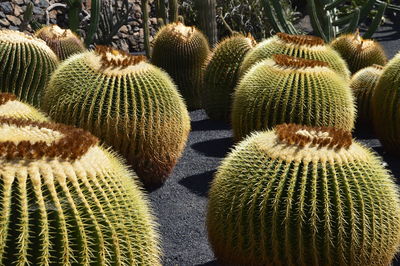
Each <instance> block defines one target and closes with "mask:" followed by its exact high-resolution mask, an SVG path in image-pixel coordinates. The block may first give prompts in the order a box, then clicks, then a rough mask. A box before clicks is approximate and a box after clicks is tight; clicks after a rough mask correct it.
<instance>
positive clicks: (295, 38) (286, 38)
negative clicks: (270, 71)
mask: <svg viewBox="0 0 400 266" xmlns="http://www.w3.org/2000/svg"><path fill="white" fill-rule="evenodd" d="M274 54H284V55H288V56H294V57H300V58H304V59H309V60H318V61H322V62H326V63H328V65H329V67H330V68H332V69H333V70H334V71H336V72H337V73H338V74H340V75H341V76H342V77H344V78H345V79H350V71H349V69H348V68H347V64H346V62H345V61H344V60H343V59H342V58H341V57H340V55H339V53H337V52H336V51H335V50H334V49H333V48H331V47H330V46H329V45H326V44H325V43H324V41H323V40H322V39H321V38H319V37H315V36H309V35H290V34H286V33H278V34H276V35H275V36H272V37H271V38H268V39H266V40H265V41H263V42H261V43H259V44H258V45H257V46H256V47H255V48H254V49H253V50H252V51H251V52H249V53H248V54H247V55H246V57H245V58H244V60H243V63H242V66H241V69H240V73H241V74H240V75H241V76H243V75H244V74H245V72H246V71H247V70H249V69H250V68H251V66H253V65H254V64H256V63H257V62H260V61H262V60H264V59H268V58H271V57H272V55H274Z"/></svg>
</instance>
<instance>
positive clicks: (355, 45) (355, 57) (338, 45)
mask: <svg viewBox="0 0 400 266" xmlns="http://www.w3.org/2000/svg"><path fill="white" fill-rule="evenodd" d="M331 46H332V48H333V49H335V50H336V51H338V53H339V54H340V55H341V56H342V58H343V59H344V60H346V62H347V65H348V66H349V69H350V71H351V73H353V74H354V73H356V72H357V71H358V70H360V69H362V68H365V67H368V66H372V65H373V64H376V65H382V66H384V65H385V64H386V63H387V57H386V55H385V51H384V50H383V48H382V46H380V44H379V43H378V42H375V41H374V40H364V39H363V38H362V37H361V36H360V35H359V33H358V32H357V33H354V34H347V35H342V36H340V37H339V38H337V39H335V40H334V41H333V42H332V43H331Z"/></svg>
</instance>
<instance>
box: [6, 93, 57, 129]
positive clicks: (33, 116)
mask: <svg viewBox="0 0 400 266" xmlns="http://www.w3.org/2000/svg"><path fill="white" fill-rule="evenodd" d="M0 117H9V118H17V119H29V120H33V121H39V122H46V121H49V118H48V117H47V116H46V115H45V114H43V113H42V112H41V111H39V110H38V109H36V108H34V107H33V106H31V105H29V104H26V103H23V102H21V101H19V100H17V97H16V96H15V95H14V94H12V93H6V92H4V93H0Z"/></svg>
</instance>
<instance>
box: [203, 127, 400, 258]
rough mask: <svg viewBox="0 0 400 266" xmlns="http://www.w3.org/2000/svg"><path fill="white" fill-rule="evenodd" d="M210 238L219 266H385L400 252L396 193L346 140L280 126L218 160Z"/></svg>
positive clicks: (378, 165)
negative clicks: (221, 264) (219, 162)
mask: <svg viewBox="0 0 400 266" xmlns="http://www.w3.org/2000/svg"><path fill="white" fill-rule="evenodd" d="M207 230H208V237H209V241H210V243H211V247H212V249H213V251H214V253H215V255H216V257H217V259H218V260H219V261H220V262H222V263H223V265H341V266H345V265H389V264H390V262H391V260H392V259H393V257H394V256H395V254H396V252H397V250H398V248H399V243H400V202H399V194H398V189H397V186H396V184H395V182H394V180H393V178H392V176H391V175H390V173H389V172H388V171H387V170H386V169H385V168H384V167H383V166H382V161H381V160H380V159H379V158H378V157H377V156H376V155H375V154H374V153H372V152H371V151H370V150H368V149H367V148H365V147H363V146H362V145H360V144H358V143H357V142H353V141H352V138H351V134H350V133H349V132H346V131H343V130H339V129H333V128H326V127H308V126H301V125H295V124H289V125H287V124H284V125H279V126H277V127H276V128H275V129H274V130H271V131H266V132H257V133H255V134H253V135H252V136H250V137H248V138H247V139H246V140H245V141H243V142H241V143H240V144H238V146H237V147H236V148H235V149H234V150H233V151H232V152H231V153H230V155H228V157H227V158H226V159H224V161H223V162H222V165H221V166H220V167H219V169H218V171H217V173H216V176H215V178H214V180H213V182H212V185H211V189H210V192H209V202H208V212H207Z"/></svg>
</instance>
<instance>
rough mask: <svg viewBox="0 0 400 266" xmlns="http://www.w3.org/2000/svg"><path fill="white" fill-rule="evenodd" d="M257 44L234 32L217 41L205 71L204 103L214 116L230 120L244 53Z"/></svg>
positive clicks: (226, 120) (207, 111)
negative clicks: (233, 95)
mask: <svg viewBox="0 0 400 266" xmlns="http://www.w3.org/2000/svg"><path fill="white" fill-rule="evenodd" d="M254 44H255V41H254V39H253V38H252V37H251V36H249V37H247V38H246V37H245V36H243V35H235V36H232V37H230V38H226V39H225V40H223V41H222V42H221V43H219V44H218V45H217V47H216V48H215V51H214V53H213V55H212V57H211V59H210V61H209V63H208V65H207V67H206V70H205V74H204V98H203V107H204V109H205V110H206V113H207V115H208V116H209V117H210V118H211V119H215V120H223V121H225V122H229V121H230V113H231V105H232V104H231V103H232V93H233V89H234V88H235V86H236V85H237V82H238V78H239V73H238V72H239V68H240V64H241V63H242V61H243V58H244V56H245V55H246V54H247V52H249V51H250V50H251V49H252V48H253V46H254Z"/></svg>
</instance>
